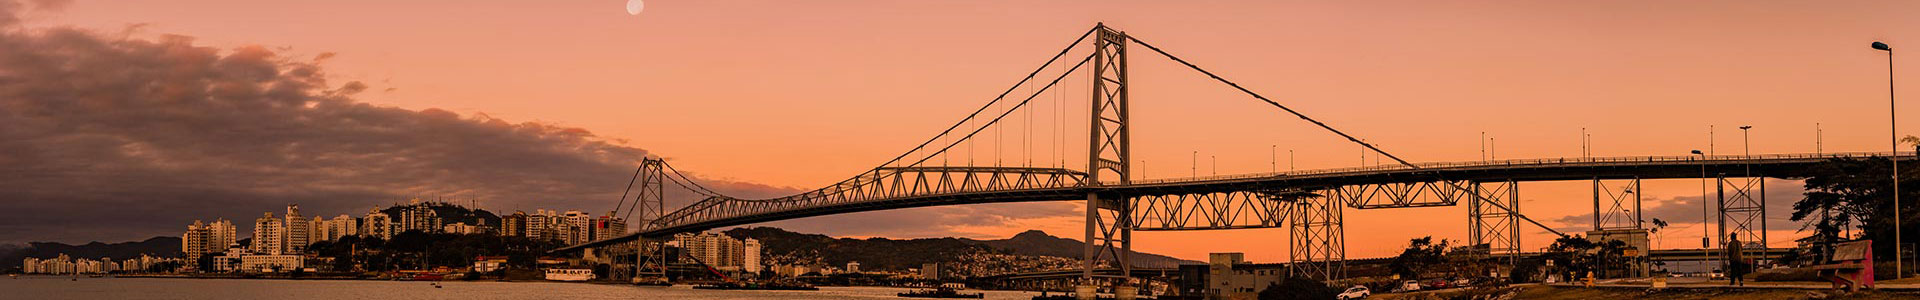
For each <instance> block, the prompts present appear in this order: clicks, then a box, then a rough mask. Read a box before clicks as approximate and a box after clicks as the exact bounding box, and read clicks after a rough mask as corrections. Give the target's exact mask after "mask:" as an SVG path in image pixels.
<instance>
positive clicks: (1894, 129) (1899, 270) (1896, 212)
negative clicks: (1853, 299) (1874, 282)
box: [1873, 42, 1907, 279]
mask: <svg viewBox="0 0 1920 300" xmlns="http://www.w3.org/2000/svg"><path fill="white" fill-rule="evenodd" d="M1873 49H1876V50H1880V51H1886V52H1887V127H1888V132H1889V134H1888V136H1891V137H1893V156H1892V157H1891V159H1890V160H1891V161H1892V162H1893V261H1895V262H1897V263H1894V264H1893V278H1895V279H1898V278H1901V277H1906V274H1907V272H1906V269H1905V267H1906V257H1905V254H1903V253H1900V250H1901V249H1900V247H1903V246H1905V245H1906V244H1905V243H1904V242H1903V241H1901V238H1900V119H1899V116H1900V113H1899V111H1897V110H1895V109H1896V106H1895V103H1896V102H1894V98H1893V46H1887V43H1882V42H1873Z"/></svg>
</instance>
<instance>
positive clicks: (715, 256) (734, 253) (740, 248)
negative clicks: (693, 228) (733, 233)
mask: <svg viewBox="0 0 1920 300" xmlns="http://www.w3.org/2000/svg"><path fill="white" fill-rule="evenodd" d="M674 239H675V241H676V242H677V243H679V244H680V248H681V249H685V251H686V254H687V256H689V257H692V258H694V259H697V260H699V261H700V262H702V263H706V264H707V265H708V266H712V267H713V268H714V269H720V270H727V271H740V270H742V267H743V262H744V261H745V260H746V252H747V251H746V249H745V248H746V245H745V243H744V242H741V241H740V240H738V239H734V238H733V237H729V236H725V235H720V234H712V233H700V234H680V235H676V236H674ZM754 242H755V243H756V244H758V243H759V241H754ZM756 252H757V251H756ZM756 256H758V255H756ZM756 268H757V267H756Z"/></svg>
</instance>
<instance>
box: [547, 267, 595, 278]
mask: <svg viewBox="0 0 1920 300" xmlns="http://www.w3.org/2000/svg"><path fill="white" fill-rule="evenodd" d="M593 278H594V276H593V269H558V268H555V269H547V280H552V281H588V280H593Z"/></svg>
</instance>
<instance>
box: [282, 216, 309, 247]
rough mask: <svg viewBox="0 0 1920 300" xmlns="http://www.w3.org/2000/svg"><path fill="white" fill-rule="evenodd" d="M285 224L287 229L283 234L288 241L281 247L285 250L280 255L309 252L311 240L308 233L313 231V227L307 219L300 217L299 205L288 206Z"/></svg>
mask: <svg viewBox="0 0 1920 300" xmlns="http://www.w3.org/2000/svg"><path fill="white" fill-rule="evenodd" d="M285 222H286V226H287V228H286V231H285V232H284V233H283V234H285V239H286V240H285V241H284V244H283V246H281V247H285V248H282V249H283V250H282V251H281V252H280V253H286V254H300V253H305V252H307V244H308V238H309V236H308V234H307V232H308V231H309V230H313V227H311V226H309V225H308V224H307V219H306V218H305V217H302V216H301V215H300V205H299V204H287V219H286V221H285Z"/></svg>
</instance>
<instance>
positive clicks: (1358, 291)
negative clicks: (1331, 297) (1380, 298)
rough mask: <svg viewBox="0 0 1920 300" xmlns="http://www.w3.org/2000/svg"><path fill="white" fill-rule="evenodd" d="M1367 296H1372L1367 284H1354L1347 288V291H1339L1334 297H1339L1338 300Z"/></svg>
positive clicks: (1364, 297)
mask: <svg viewBox="0 0 1920 300" xmlns="http://www.w3.org/2000/svg"><path fill="white" fill-rule="evenodd" d="M1367 296H1373V291H1372V290H1368V289H1367V286H1364V285H1356V286H1353V287H1350V288H1347V291H1345V292H1341V293H1340V295H1338V296H1335V297H1336V298H1339V299H1340V300H1352V299H1366V298H1367Z"/></svg>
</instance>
